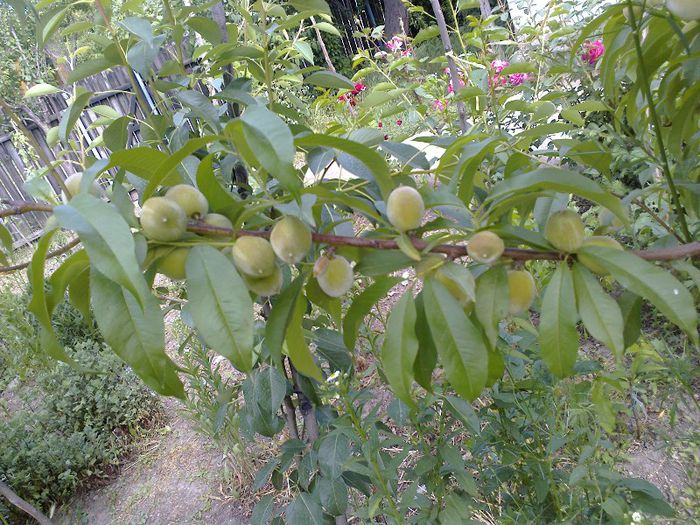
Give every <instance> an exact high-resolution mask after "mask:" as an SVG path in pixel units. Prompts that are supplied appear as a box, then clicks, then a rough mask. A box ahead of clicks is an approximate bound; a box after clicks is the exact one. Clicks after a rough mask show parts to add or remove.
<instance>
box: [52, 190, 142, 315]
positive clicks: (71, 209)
mask: <svg viewBox="0 0 700 525" xmlns="http://www.w3.org/2000/svg"><path fill="white" fill-rule="evenodd" d="M54 214H55V215H56V218H57V219H58V222H59V223H60V224H61V226H63V227H64V228H68V229H70V230H73V231H74V232H76V233H77V234H78V236H79V237H80V240H81V241H82V243H83V245H84V246H85V249H86V250H87V253H88V255H89V256H90V263H91V264H92V266H93V267H94V268H96V269H97V270H98V271H99V272H100V273H102V274H103V275H104V276H105V277H107V278H108V279H110V280H112V281H114V282H116V283H118V284H120V285H121V286H123V287H125V288H126V289H127V290H129V291H130V292H131V293H132V295H134V297H136V299H137V301H138V302H139V303H142V302H144V300H145V299H144V297H146V296H148V295H150V293H149V291H148V287H147V286H146V281H145V280H144V278H143V275H142V274H141V271H140V269H139V264H138V261H137V260H136V246H135V244H134V238H133V236H132V235H131V230H130V229H129V225H128V224H127V223H126V221H125V220H124V219H123V218H122V216H121V215H120V214H119V212H118V211H117V210H116V209H115V208H114V207H113V206H111V205H109V204H107V203H106V202H103V201H101V200H100V199H98V198H96V197H93V196H92V195H90V194H89V193H80V194H78V195H76V196H75V197H73V198H72V199H71V200H70V203H69V204H66V205H63V206H57V207H56V208H54Z"/></svg>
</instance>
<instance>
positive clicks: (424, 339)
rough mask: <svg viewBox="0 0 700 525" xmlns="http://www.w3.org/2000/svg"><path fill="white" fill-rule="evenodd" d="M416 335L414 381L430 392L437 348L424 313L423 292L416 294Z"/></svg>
mask: <svg viewBox="0 0 700 525" xmlns="http://www.w3.org/2000/svg"><path fill="white" fill-rule="evenodd" d="M416 336H417V337H418V353H417V354H416V360H415V362H414V363H413V374H414V376H415V379H416V383H418V384H419V385H420V386H422V387H423V388H425V389H426V390H427V391H429V392H432V391H433V385H432V382H433V370H434V369H435V365H436V364H437V349H436V348H435V342H434V341H433V336H432V335H431V333H430V325H429V324H428V318H427V317H426V315H425V305H424V304H423V292H421V293H419V294H418V295H417V296H416Z"/></svg>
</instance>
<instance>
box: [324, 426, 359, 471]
mask: <svg viewBox="0 0 700 525" xmlns="http://www.w3.org/2000/svg"><path fill="white" fill-rule="evenodd" d="M351 455H352V450H351V448H350V440H349V439H348V437H347V436H346V435H345V434H343V433H342V432H339V431H337V430H336V431H334V432H331V433H330V434H328V435H327V436H326V437H325V438H323V441H322V442H321V445H320V446H319V447H318V461H319V466H320V469H321V473H322V474H323V475H324V476H325V477H327V478H328V479H338V478H339V477H340V476H341V475H342V474H343V466H344V465H345V463H347V461H348V460H349V459H350V457H351Z"/></svg>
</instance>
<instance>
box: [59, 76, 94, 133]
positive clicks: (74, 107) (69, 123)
mask: <svg viewBox="0 0 700 525" xmlns="http://www.w3.org/2000/svg"><path fill="white" fill-rule="evenodd" d="M90 97H92V92H90V91H85V90H84V89H83V88H78V96H77V97H75V100H74V101H73V103H72V104H71V105H70V106H69V107H68V108H67V109H66V110H65V111H64V113H63V116H62V117H61V122H60V123H59V125H58V137H59V138H60V139H61V140H62V141H64V142H67V141H68V136H69V135H70V133H71V131H73V126H75V123H76V122H77V121H78V119H79V118H80V114H81V113H82V112H83V109H85V106H87V105H88V103H89V102H90Z"/></svg>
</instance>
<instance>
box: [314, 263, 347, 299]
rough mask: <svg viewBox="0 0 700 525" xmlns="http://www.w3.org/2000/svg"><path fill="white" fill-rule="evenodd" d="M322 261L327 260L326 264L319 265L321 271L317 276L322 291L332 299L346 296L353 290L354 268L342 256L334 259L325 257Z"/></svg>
mask: <svg viewBox="0 0 700 525" xmlns="http://www.w3.org/2000/svg"><path fill="white" fill-rule="evenodd" d="M321 259H326V261H325V263H324V264H321V265H318V267H319V268H320V271H319V273H318V274H317V275H316V280H317V281H318V285H319V286H320V287H321V290H323V291H324V292H325V294H326V295H328V296H330V297H341V296H343V295H345V294H346V293H347V292H348V290H350V288H352V282H353V277H354V276H353V271H352V266H351V265H350V263H349V262H348V260H347V259H346V258H345V257H341V256H340V255H335V256H334V257H333V258H332V259H331V258H328V257H326V256H324V257H322V258H321ZM321 259H319V260H321Z"/></svg>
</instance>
